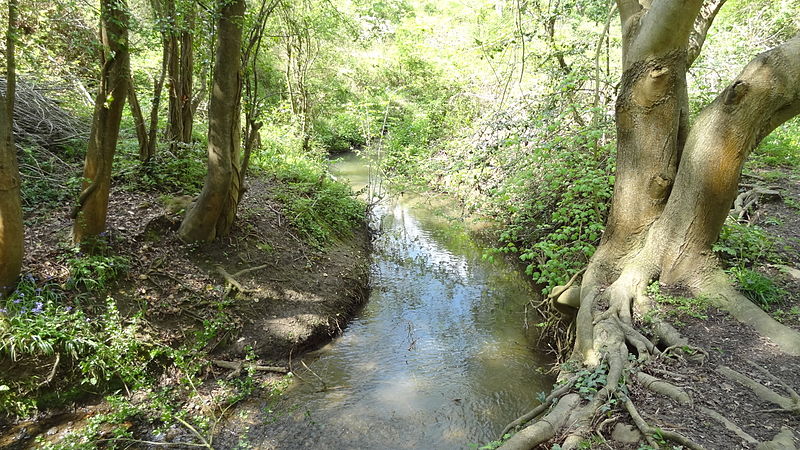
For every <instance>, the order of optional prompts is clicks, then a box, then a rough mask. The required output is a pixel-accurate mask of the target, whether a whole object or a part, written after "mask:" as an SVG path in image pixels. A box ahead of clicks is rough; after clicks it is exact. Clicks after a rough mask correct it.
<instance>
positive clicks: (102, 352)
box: [0, 275, 157, 416]
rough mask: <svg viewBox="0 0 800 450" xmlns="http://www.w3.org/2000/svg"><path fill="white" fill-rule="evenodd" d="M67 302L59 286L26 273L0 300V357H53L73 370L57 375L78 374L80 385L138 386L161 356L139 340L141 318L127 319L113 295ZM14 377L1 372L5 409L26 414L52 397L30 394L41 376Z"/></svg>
mask: <svg viewBox="0 0 800 450" xmlns="http://www.w3.org/2000/svg"><path fill="white" fill-rule="evenodd" d="M65 303H66V296H65V294H64V293H63V291H61V289H60V287H59V286H58V285H56V284H54V283H49V282H44V283H39V282H37V280H35V279H34V278H33V277H32V276H30V275H27V276H25V277H23V280H22V281H21V282H20V283H19V285H18V287H17V290H16V291H15V292H14V293H13V294H11V296H9V297H8V298H7V299H4V300H2V301H0V305H2V308H0V316H3V315H4V316H5V318H6V321H5V323H3V324H2V326H3V328H2V336H1V339H0V359H4V358H7V359H9V360H11V361H16V362H17V364H20V365H22V366H23V367H24V366H25V365H28V364H31V362H33V361H36V360H40V359H47V360H51V361H52V358H55V359H56V361H62V362H61V364H60V365H58V362H55V363H52V364H55V365H56V367H55V368H54V369H53V370H56V369H57V370H59V374H64V373H66V374H69V375H66V376H61V375H60V377H59V378H61V379H70V377H72V376H75V377H77V378H76V386H77V387H78V388H81V389H89V388H92V389H94V388H93V387H94V386H98V385H108V384H109V383H112V382H113V383H119V382H121V383H124V384H125V385H127V386H130V387H133V388H135V387H137V386H140V385H141V384H142V383H143V382H144V381H145V380H146V379H147V378H148V374H147V366H148V363H149V361H151V360H152V358H154V357H155V356H157V352H153V350H152V345H151V344H150V343H149V342H146V341H143V340H142V339H141V329H140V319H139V318H138V317H134V318H132V319H129V320H128V319H123V318H122V316H121V315H120V313H119V310H118V309H117V306H116V302H114V300H113V299H111V298H108V299H107V300H106V302H105V303H104V304H101V305H89V304H86V305H81V306H80V307H79V306H73V305H70V304H65ZM67 361H73V362H72V363H68V362H67ZM23 373H24V372H23ZM11 376H12V374H11V373H7V374H3V375H0V411H1V412H3V413H5V414H9V415H11V416H26V415H29V414H31V413H32V412H34V411H35V410H36V409H37V408H38V407H39V406H40V403H41V402H44V401H47V400H48V396H47V395H46V394H47V392H45V393H43V394H42V395H39V396H37V395H28V394H30V393H31V392H36V391H37V389H38V388H39V387H40V385H39V383H40V382H41V379H40V378H39V377H38V376H35V375H33V376H32V375H28V376H27V377H22V378H18V377H17V378H14V379H11V378H10V377H11ZM54 383H57V382H55V381H54ZM3 387H5V388H6V389H3Z"/></svg>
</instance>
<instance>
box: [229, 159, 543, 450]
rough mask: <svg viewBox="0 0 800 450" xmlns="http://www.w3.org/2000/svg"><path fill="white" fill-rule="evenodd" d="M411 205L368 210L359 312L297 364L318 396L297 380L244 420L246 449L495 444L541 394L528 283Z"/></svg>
mask: <svg viewBox="0 0 800 450" xmlns="http://www.w3.org/2000/svg"><path fill="white" fill-rule="evenodd" d="M367 171H368V169H367V166H366V164H365V163H364V162H363V160H360V159H358V158H356V157H354V156H348V157H346V158H345V159H344V160H341V161H339V162H337V163H335V164H334V166H333V172H334V173H335V174H336V175H337V176H338V177H340V178H347V179H349V180H350V182H351V183H352V184H353V186H354V188H355V189H360V188H361V187H363V186H364V184H366V182H367ZM410 203H413V201H412V202H410V201H409V199H408V198H407V196H406V198H404V197H401V198H387V199H385V200H384V201H382V202H381V203H380V204H379V205H378V206H377V207H376V208H375V217H376V219H375V220H376V226H377V227H379V229H380V231H379V233H378V237H377V238H376V241H375V243H374V245H375V250H374V255H373V261H372V278H371V280H372V286H371V288H372V289H371V295H370V298H369V303H368V304H367V306H366V307H365V308H364V310H363V311H362V312H361V314H360V315H359V316H358V317H356V318H355V319H354V321H353V322H352V323H351V324H350V325H349V326H348V327H347V330H346V331H345V333H344V334H343V335H342V336H341V337H340V338H338V339H336V340H335V341H334V342H332V343H331V344H329V345H327V346H325V347H324V348H322V349H320V350H318V351H316V352H314V353H312V354H309V355H307V356H306V358H305V360H306V363H307V364H308V366H309V367H310V368H311V370H313V372H314V373H315V374H316V375H318V376H319V378H321V379H322V380H324V385H325V386H324V389H323V386H322V383H321V382H319V381H318V380H317V379H316V378H315V377H314V376H313V375H311V374H303V375H302V376H303V379H304V380H305V382H298V383H296V384H295V385H293V386H292V388H290V389H289V390H288V391H287V393H286V394H285V395H283V397H282V399H281V400H280V401H279V403H278V404H276V405H272V406H266V405H260V407H258V408H256V410H255V411H254V412H253V413H252V414H249V417H246V418H245V417H243V418H242V420H243V421H244V422H246V423H247V424H248V425H249V426H248V430H249V431H248V432H247V433H246V436H247V437H246V438H243V439H246V440H247V441H249V444H250V445H252V446H253V447H257V448H437V449H438V448H466V447H468V446H469V444H477V443H485V442H488V441H491V440H493V439H495V438H496V437H497V434H498V433H499V432H500V431H501V430H502V428H503V427H504V426H505V425H506V424H507V423H508V422H510V421H511V420H513V419H515V418H516V417H518V416H519V415H521V414H522V413H524V412H525V411H527V410H529V409H531V408H532V407H533V406H535V405H536V404H538V401H537V400H536V396H537V393H538V392H540V391H545V390H547V389H548V388H549V387H550V385H551V383H552V379H551V378H550V377H548V376H545V375H542V374H541V371H540V370H537V369H540V368H544V367H545V366H546V365H547V363H548V362H549V360H548V359H547V358H546V357H545V356H544V355H541V354H539V353H537V352H536V350H535V327H533V326H531V327H529V328H528V329H526V327H525V323H526V320H525V312H526V308H525V305H526V304H527V303H528V301H529V300H530V299H531V298H532V297H533V296H534V295H535V294H534V293H533V291H532V290H531V289H530V287H529V285H528V283H527V282H526V281H525V280H524V279H523V277H522V276H521V275H520V274H519V272H518V271H517V270H516V269H515V268H513V267H511V266H510V265H507V264H504V263H502V262H500V263H489V262H487V261H484V260H483V259H482V254H483V249H482V248H481V247H480V246H478V245H477V244H476V243H475V242H473V241H472V240H471V239H470V238H469V236H468V235H467V234H466V233H465V232H464V231H463V227H460V226H453V225H451V224H449V223H448V221H447V220H443V219H442V216H441V215H438V214H435V213H433V212H432V211H431V210H430V209H427V208H425V207H419V206H414V207H412V206H409V205H410ZM533 320H535V319H534V318H533V317H529V318H528V321H533ZM297 366H298V364H297V362H296V363H295V367H297ZM301 373H302V372H301ZM250 407H251V408H252V407H253V405H250Z"/></svg>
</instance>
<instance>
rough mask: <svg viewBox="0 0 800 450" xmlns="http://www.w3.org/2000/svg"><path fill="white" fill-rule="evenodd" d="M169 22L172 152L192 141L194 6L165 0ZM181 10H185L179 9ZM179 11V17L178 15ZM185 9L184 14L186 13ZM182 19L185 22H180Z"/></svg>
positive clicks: (167, 48) (166, 43)
mask: <svg viewBox="0 0 800 450" xmlns="http://www.w3.org/2000/svg"><path fill="white" fill-rule="evenodd" d="M164 6H165V8H166V14H167V16H166V18H167V21H168V23H169V25H168V27H169V28H168V29H167V30H166V32H165V34H164V38H165V40H164V50H165V51H164V54H165V58H166V61H167V72H168V76H167V79H168V90H169V125H168V129H167V136H168V138H169V140H170V148H171V149H172V150H173V152H174V151H175V150H176V149H177V147H178V145H179V144H188V143H190V142H191V141H192V121H193V115H194V110H193V108H192V73H193V70H194V50H193V45H194V44H193V38H192V37H193V36H192V33H193V30H192V28H194V14H195V10H194V6H193V3H189V4H186V5H176V2H175V0H166V3H165V5H164ZM178 6H181V7H182V8H179V7H178ZM179 9H180V14H179ZM183 9H185V10H183ZM179 16H182V19H183V20H178V19H179Z"/></svg>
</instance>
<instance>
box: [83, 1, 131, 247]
mask: <svg viewBox="0 0 800 450" xmlns="http://www.w3.org/2000/svg"><path fill="white" fill-rule="evenodd" d="M100 17H101V19H100V20H101V22H100V35H101V39H102V43H103V67H102V71H101V74H100V89H99V90H98V92H97V97H96V98H95V107H94V120H93V121H92V131H91V133H90V135H89V148H88V150H87V151H86V161H85V164H84V169H83V178H84V182H83V190H82V192H81V195H80V197H79V199H78V204H77V205H76V207H75V209H74V211H73V218H74V219H75V224H74V226H73V228H72V237H73V240H74V241H75V242H76V243H82V242H84V241H87V240H89V239H91V238H92V237H94V236H97V235H98V234H100V233H101V232H102V231H103V230H105V227H106V215H107V211H108V197H109V192H110V190H111V164H112V162H113V161H114V152H115V151H116V148H117V138H118V136H119V126H120V119H121V118H122V110H123V107H124V106H125V97H126V96H127V93H128V80H129V76H128V67H129V56H128V28H127V27H128V10H127V3H126V2H125V0H103V1H102V2H101V3H100Z"/></svg>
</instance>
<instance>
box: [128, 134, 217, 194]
mask: <svg viewBox="0 0 800 450" xmlns="http://www.w3.org/2000/svg"><path fill="white" fill-rule="evenodd" d="M196 137H197V138H201V139H199V141H196V142H194V143H193V144H192V145H190V146H185V147H181V148H180V149H179V150H178V152H177V153H178V154H177V155H175V154H172V153H171V152H169V151H168V150H167V148H166V146H165V145H160V146H159V148H158V149H157V150H156V154H155V156H154V157H153V159H152V160H150V161H149V162H148V163H147V165H145V166H142V163H141V162H139V150H138V148H139V147H138V145H139V144H138V142H137V141H136V139H135V138H132V137H128V138H127V139H122V140H120V142H119V143H118V144H117V149H118V151H117V155H116V156H115V158H114V159H115V160H114V177H115V178H119V179H120V180H121V181H122V182H123V183H124V186H125V189H127V190H133V191H139V190H149V191H158V192H171V193H176V194H178V193H183V194H194V193H196V192H199V191H200V189H201V188H202V187H203V180H204V179H205V175H206V149H205V137H204V136H202V135H201V134H200V133H198V135H197V136H196Z"/></svg>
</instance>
